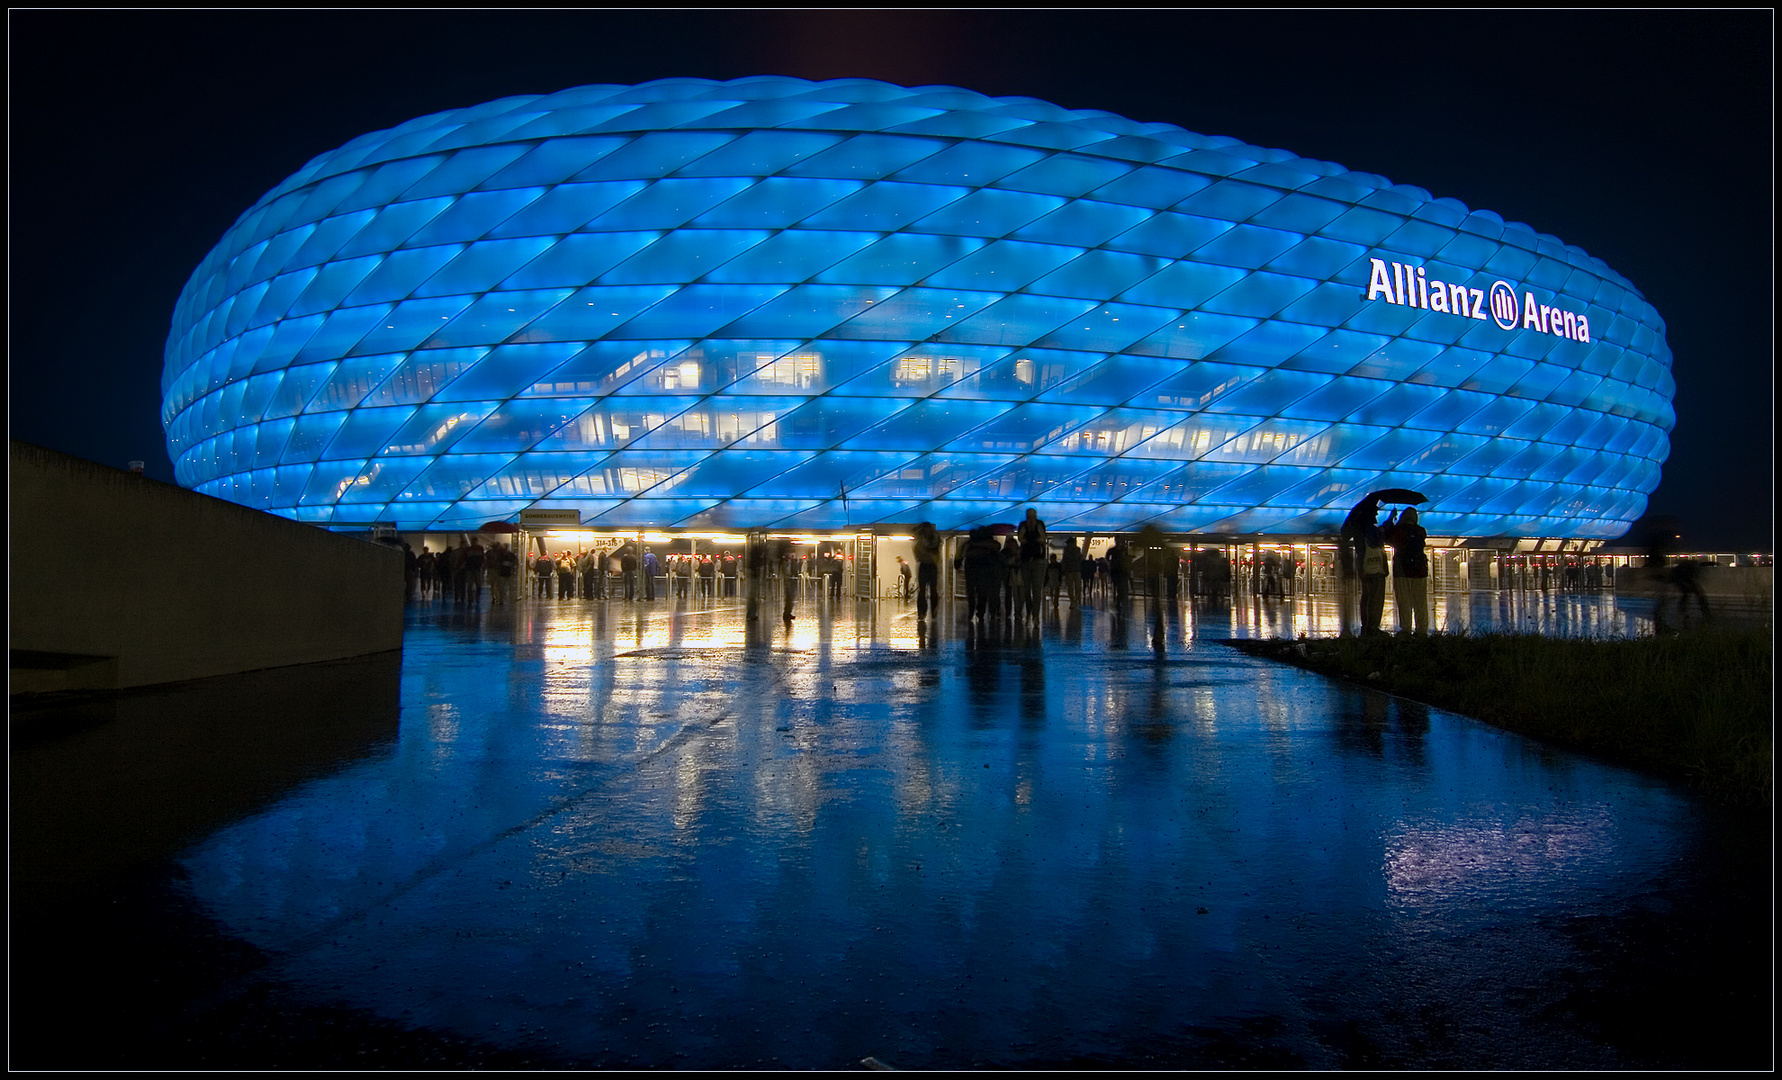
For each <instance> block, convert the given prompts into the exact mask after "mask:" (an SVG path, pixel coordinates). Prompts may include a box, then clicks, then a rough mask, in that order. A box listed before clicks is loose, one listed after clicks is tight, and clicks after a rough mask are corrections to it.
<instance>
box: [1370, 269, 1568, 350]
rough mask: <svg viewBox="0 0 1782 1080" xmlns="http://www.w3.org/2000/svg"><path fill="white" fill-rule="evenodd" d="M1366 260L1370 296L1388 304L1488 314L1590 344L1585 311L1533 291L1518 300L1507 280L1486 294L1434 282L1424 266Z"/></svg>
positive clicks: (1510, 326) (1508, 324) (1507, 325)
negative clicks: (1543, 300)
mask: <svg viewBox="0 0 1782 1080" xmlns="http://www.w3.org/2000/svg"><path fill="white" fill-rule="evenodd" d="M1368 262H1370V263H1372V264H1373V270H1372V272H1371V273H1370V274H1369V275H1368V283H1367V298H1368V299H1369V300H1384V301H1386V302H1387V303H1388V304H1402V305H1405V306H1407V307H1414V308H1422V309H1424V310H1426V311H1445V312H1447V313H1449V314H1450V315H1459V316H1461V317H1462V318H1468V319H1478V320H1480V321H1481V322H1483V321H1484V320H1486V319H1490V320H1491V321H1493V322H1495V323H1497V325H1499V326H1501V327H1503V328H1504V329H1505V330H1515V329H1517V328H1518V327H1520V328H1522V329H1524V330H1539V331H1540V332H1541V333H1543V334H1552V335H1553V336H1554V337H1561V338H1565V339H1567V340H1569V341H1581V342H1583V343H1585V344H1589V343H1590V320H1589V319H1587V318H1585V317H1584V315H1583V313H1582V312H1576V311H1564V310H1561V309H1560V308H1557V307H1551V306H1548V305H1546V304H1537V303H1535V296H1534V293H1532V292H1524V293H1523V294H1522V299H1521V301H1520V302H1518V301H1517V299H1516V289H1515V287H1514V286H1512V285H1511V284H1510V283H1509V282H1507V281H1501V280H1500V281H1495V282H1492V285H1491V291H1490V293H1489V294H1487V293H1486V291H1485V290H1484V289H1475V288H1473V287H1471V286H1470V285H1458V284H1454V283H1452V282H1447V281H1432V280H1431V279H1430V277H1429V274H1428V272H1427V271H1425V270H1424V268H1423V267H1421V266H1415V267H1413V266H1411V265H1410V264H1408V263H1398V262H1395V263H1388V262H1387V261H1386V260H1385V259H1375V258H1369V259H1368ZM1388 266H1390V267H1391V269H1390V270H1389V269H1387V267H1388Z"/></svg>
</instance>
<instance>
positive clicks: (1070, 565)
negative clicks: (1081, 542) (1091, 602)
mask: <svg viewBox="0 0 1782 1080" xmlns="http://www.w3.org/2000/svg"><path fill="white" fill-rule="evenodd" d="M1058 569H1059V572H1060V573H1062V574H1063V575H1064V591H1065V593H1066V595H1067V596H1068V598H1069V600H1070V606H1071V607H1073V608H1078V607H1082V606H1083V549H1082V548H1080V547H1078V546H1077V538H1076V537H1074V536H1073V537H1071V538H1070V539H1068V540H1066V541H1065V542H1064V556H1063V557H1062V558H1061V559H1059V561H1058Z"/></svg>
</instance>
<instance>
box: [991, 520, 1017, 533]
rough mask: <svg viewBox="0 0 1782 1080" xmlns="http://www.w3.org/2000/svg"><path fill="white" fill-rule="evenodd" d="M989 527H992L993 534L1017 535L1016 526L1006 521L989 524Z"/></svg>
mask: <svg viewBox="0 0 1782 1080" xmlns="http://www.w3.org/2000/svg"><path fill="white" fill-rule="evenodd" d="M988 528H989V529H990V535H991V536H1013V535H1015V527H1014V526H1013V525H1011V524H1009V523H1008V522H1006V521H1001V522H998V523H996V524H995V525H991V526H988Z"/></svg>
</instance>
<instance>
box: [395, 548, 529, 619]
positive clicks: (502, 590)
mask: <svg viewBox="0 0 1782 1080" xmlns="http://www.w3.org/2000/svg"><path fill="white" fill-rule="evenodd" d="M519 577H520V556H519V553H518V552H516V551H514V549H513V548H511V547H509V546H508V545H507V544H504V543H502V542H501V541H495V542H494V543H492V544H491V545H490V546H488V547H486V548H485V547H483V544H482V541H481V539H475V540H471V541H470V542H469V543H467V544H457V545H451V546H448V547H447V548H446V549H445V550H444V551H433V550H432V549H430V548H429V547H428V546H427V545H426V544H422V545H421V550H420V551H418V552H417V551H415V550H414V548H413V547H412V546H411V545H409V544H408V543H407V542H406V541H404V542H403V544H402V585H403V596H404V597H405V598H407V599H410V600H434V599H438V600H441V601H445V600H448V599H449V600H451V601H452V602H454V603H458V604H464V605H469V606H472V607H475V606H478V605H480V604H481V603H482V602H483V585H484V584H485V583H486V584H487V585H488V586H489V603H490V605H491V606H493V607H500V606H503V605H506V604H511V603H513V602H514V600H515V599H517V597H516V596H515V593H514V590H515V588H516V587H517V585H518V584H519V582H518V580H517V579H518V578H519Z"/></svg>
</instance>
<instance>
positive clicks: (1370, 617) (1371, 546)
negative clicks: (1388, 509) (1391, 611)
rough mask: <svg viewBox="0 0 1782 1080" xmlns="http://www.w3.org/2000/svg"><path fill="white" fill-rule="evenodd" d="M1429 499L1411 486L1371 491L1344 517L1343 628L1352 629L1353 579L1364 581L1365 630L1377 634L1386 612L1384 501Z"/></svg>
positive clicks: (1340, 553)
mask: <svg viewBox="0 0 1782 1080" xmlns="http://www.w3.org/2000/svg"><path fill="white" fill-rule="evenodd" d="M1428 501H1429V500H1428V499H1427V498H1426V497H1425V496H1423V495H1422V494H1421V493H1419V492H1415V491H1411V490H1409V489H1408V488H1386V489H1385V490H1383V491H1372V492H1369V493H1368V495H1367V497H1366V498H1364V499H1362V500H1361V501H1360V502H1358V503H1356V504H1355V508H1354V509H1352V510H1350V511H1349V516H1348V517H1346V518H1344V519H1343V527H1342V530H1341V532H1340V533H1339V538H1340V541H1341V546H1340V548H1339V550H1338V556H1339V558H1338V563H1339V567H1338V570H1339V575H1340V580H1341V581H1342V594H1341V596H1342V609H1343V610H1342V614H1341V623H1342V627H1341V632H1342V633H1343V634H1347V633H1348V632H1349V597H1350V595H1351V593H1350V590H1351V589H1352V588H1353V587H1354V586H1353V584H1352V583H1353V582H1354V581H1355V580H1356V579H1357V578H1359V579H1360V581H1361V632H1362V633H1363V634H1377V633H1379V632H1380V620H1381V619H1382V618H1384V617H1385V614H1386V538H1385V536H1384V535H1383V534H1382V533H1381V532H1380V525H1379V518H1380V504H1381V503H1383V502H1394V503H1420V502H1428Z"/></svg>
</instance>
